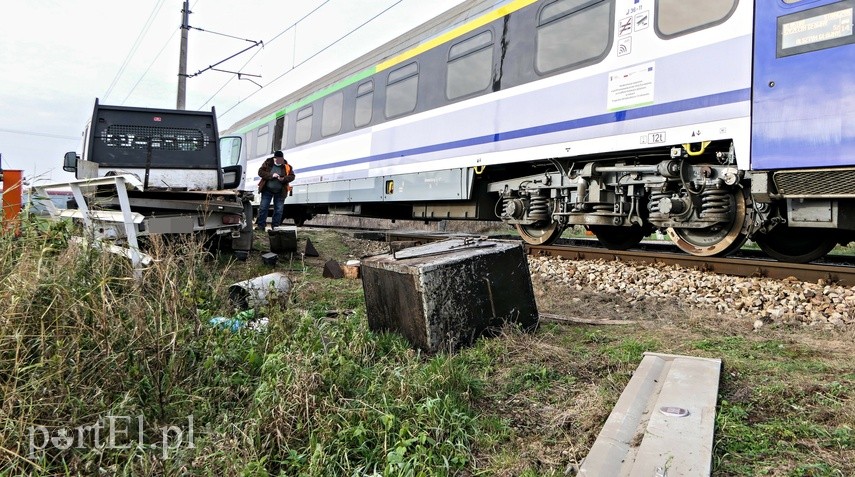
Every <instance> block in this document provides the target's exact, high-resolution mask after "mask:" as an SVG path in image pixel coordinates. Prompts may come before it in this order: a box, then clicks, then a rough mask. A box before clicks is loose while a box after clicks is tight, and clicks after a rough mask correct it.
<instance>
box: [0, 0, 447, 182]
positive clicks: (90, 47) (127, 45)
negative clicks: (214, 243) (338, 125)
mask: <svg viewBox="0 0 855 477" xmlns="http://www.w3.org/2000/svg"><path fill="white" fill-rule="evenodd" d="M461 1H462V0H430V1H425V0H326V1H325V0H299V1H295V0H288V1H286V0H246V1H234V0H190V5H191V11H192V14H191V15H190V25H191V26H192V27H197V28H201V29H204V30H206V32H201V31H198V30H190V32H189V48H188V62H187V65H188V66H187V71H188V73H189V74H193V73H196V72H198V71H200V70H203V69H205V68H207V67H208V66H209V65H213V64H214V63H217V62H219V61H221V60H223V59H225V58H227V57H229V56H231V55H233V54H235V53H237V52H238V51H240V50H242V49H244V48H246V47H248V46H250V45H252V43H249V42H247V41H243V39H248V40H254V41H263V42H264V48H260V47H259V48H254V49H251V50H249V51H248V52H246V53H243V54H241V55H239V56H237V57H235V58H234V59H232V60H230V61H228V62H226V63H223V64H221V65H219V66H218V68H219V69H223V70H231V71H239V70H240V71H242V72H244V73H246V74H249V75H261V78H254V77H252V78H251V79H252V80H253V81H255V82H257V83H259V84H261V85H264V86H265V87H264V88H259V87H258V86H257V85H256V84H253V82H251V81H248V80H238V79H237V78H236V77H235V76H234V75H230V74H227V73H221V72H215V71H207V72H204V73H202V74H200V75H199V76H197V77H194V78H190V79H188V80H187V103H186V104H187V109H205V110H209V109H210V108H211V107H212V106H214V107H216V111H217V116H218V124H219V127H220V129H221V130H222V129H225V128H226V127H228V126H229V125H231V124H232V123H233V122H235V121H237V120H239V119H241V118H243V117H244V116H246V115H248V114H249V113H250V112H252V111H254V110H255V109H258V108H261V107H263V106H265V105H267V104H270V103H271V102H273V101H275V100H276V99H279V98H281V97H282V96H285V95H286V94H288V93H289V92H291V91H293V90H295V89H297V88H299V87H300V86H302V85H304V84H306V83H308V82H310V81H311V80H313V79H317V78H318V77H320V76H322V75H323V74H325V73H327V72H329V71H331V70H333V69H335V68H336V67H337V66H339V65H341V64H344V63H346V62H347V61H349V60H351V59H353V58H355V57H357V56H359V55H361V54H363V53H366V52H367V51H369V50H371V49H372V48H374V47H376V46H379V45H380V44H382V43H384V42H386V41H389V40H392V39H393V38H395V37H396V36H398V35H399V34H401V33H404V32H406V31H407V30H409V29H411V28H413V27H415V26H417V25H419V24H421V23H423V22H425V21H427V20H428V19H430V18H432V17H434V16H436V15H438V14H439V13H441V12H443V11H445V10H447V9H449V8H451V7H453V6H454V5H457V4H458V3H461ZM182 4H183V0H37V1H26V2H12V3H9V4H7V5H4V8H3V14H2V15H0V154H2V167H3V168H5V169H23V170H24V171H25V172H24V174H25V177H26V178H27V179H28V180H29V181H31V182H32V181H39V182H48V181H64V180H69V179H72V178H73V177H71V176H70V175H69V174H66V173H64V172H62V167H61V166H62V156H63V154H65V152H68V151H77V152H80V144H81V140H80V138H81V133H82V131H83V128H84V126H85V124H86V122H87V121H88V120H89V119H90V118H91V115H92V107H93V105H94V102H95V98H99V100H100V102H101V103H102V104H115V105H125V106H142V107H155V108H175V107H176V90H177V82H178V81H177V73H178V54H179V41H180V36H181V34H180V29H179V26H180V24H181V8H182ZM316 9H317V10H316ZM387 9H388V10H387ZM313 10H316V11H314V13H311V14H310V12H312V11H313ZM384 10H387V11H386V12H385V13H382V14H381V12H383V11H384ZM308 14H310V15H309V16H308V17H306V18H305V19H304V20H302V21H301V22H300V23H299V24H298V25H297V27H296V29H294V28H292V29H290V30H287V29H288V27H289V26H291V25H292V24H294V23H295V22H297V21H298V20H300V19H301V18H303V17H304V16H306V15H308ZM378 14H380V16H378V17H377V18H376V19H374V20H371V21H370V22H369V23H367V24H366V25H365V26H363V27H362V28H360V29H359V30H358V31H356V32H355V33H352V34H351V35H350V36H348V37H347V38H345V39H344V40H342V41H340V42H339V43H337V44H336V45H335V46H333V47H331V48H329V49H328V50H326V51H324V52H323V53H321V54H320V55H318V56H316V57H314V58H312V59H309V58H310V57H312V56H313V55H315V54H316V53H317V52H318V51H319V50H322V49H324V48H325V47H327V45H329V44H330V43H333V42H334V41H335V40H337V39H338V38H339V37H341V36H344V35H345V34H347V33H348V32H350V31H351V30H353V29H355V28H357V27H359V26H360V25H362V24H363V23H365V22H368V21H369V19H371V18H372V17H374V16H376V15H378ZM220 34H225V35H230V36H233V37H238V39H234V38H229V37H226V36H222V35H220ZM307 59H308V61H307ZM301 63H302V64H301ZM295 65H299V66H298V67H297V68H294V66H295ZM292 68H293V70H292ZM289 70H291V71H290V72H288V73H287V74H285V75H284V76H282V75H283V73H286V72H287V71H289ZM280 76H282V77H281V78H279V79H277V80H275V81H274V79H276V78H277V77H280Z"/></svg>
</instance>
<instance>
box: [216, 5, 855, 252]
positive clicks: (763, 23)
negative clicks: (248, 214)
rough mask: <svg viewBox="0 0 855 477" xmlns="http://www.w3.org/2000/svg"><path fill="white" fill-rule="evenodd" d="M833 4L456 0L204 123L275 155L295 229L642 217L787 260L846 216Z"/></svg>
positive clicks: (616, 241) (841, 27)
mask: <svg viewBox="0 0 855 477" xmlns="http://www.w3.org/2000/svg"><path fill="white" fill-rule="evenodd" d="M853 11H855V0H762V1H749V0H540V1H537V0H506V1H495V0H469V1H466V2H464V3H462V4H460V5H459V6H458V7H456V8H453V9H451V10H449V11H447V12H446V13H444V14H442V15H440V16H439V17H437V18H435V19H434V20H432V21H430V22H429V23H427V24H425V25H423V26H421V27H419V28H417V29H415V30H414V31H411V32H410V33H408V34H406V35H404V36H402V37H400V38H397V39H395V40H393V41H391V42H389V43H388V44H386V45H384V46H383V47H380V48H378V49H376V50H375V51H373V52H371V53H369V54H367V55H365V56H363V57H361V58H359V59H357V60H355V61H353V62H351V63H349V64H347V65H345V66H343V67H341V68H340V69H338V70H336V71H334V72H333V73H331V74H329V75H328V76H326V77H324V78H322V79H320V80H318V81H317V82H314V83H312V84H310V85H308V86H306V87H305V88H303V89H301V90H299V91H296V92H294V93H293V94H290V95H288V96H286V97H285V98H282V99H281V100H280V101H277V102H276V103H274V104H272V105H270V106H268V107H266V108H264V109H262V110H261V111H258V112H257V113H256V114H253V115H250V116H249V117H247V118H245V119H243V120H241V121H238V122H237V123H235V124H234V125H232V126H231V128H229V129H228V130H226V131H224V132H223V135H233V136H238V137H239V139H235V140H234V143H233V144H234V149H233V150H234V151H235V152H237V151H238V150H239V151H240V160H241V161H245V163H246V164H247V171H248V172H249V174H248V177H252V175H254V174H255V171H257V169H258V165H259V164H260V161H261V160H263V159H264V158H266V157H269V156H270V155H271V152H272V151H274V150H277V149H282V150H284V151H285V155H286V158H287V159H288V160H289V163H291V164H292V166H293V167H294V169H295V171H296V173H297V179H296V180H295V181H294V182H293V184H292V185H293V187H294V189H293V196H291V197H289V198H288V199H287V201H286V215H289V216H291V217H292V218H294V220H295V221H296V222H297V223H302V222H303V221H304V220H306V219H309V218H311V217H312V216H314V215H315V214H319V213H330V214H352V215H362V216H374V217H386V218H390V219H404V218H408V219H424V220H439V219H479V220H488V219H500V220H502V221H504V222H506V223H508V224H510V225H512V226H514V227H516V228H517V230H518V231H519V234H520V235H521V236H522V237H523V239H524V240H526V241H527V242H529V243H532V244H541V243H549V242H551V241H553V240H555V239H556V238H557V237H558V236H559V235H560V234H561V232H562V230H563V229H565V228H566V227H568V226H573V225H582V226H585V227H586V228H587V229H589V230H590V231H592V232H593V233H594V234H595V235H596V237H597V239H598V240H599V241H600V242H601V243H602V244H604V245H606V246H608V247H611V248H616V249H622V248H628V247H632V246H633V245H636V244H637V243H638V242H639V241H640V240H641V239H642V237H644V236H646V235H647V234H649V233H651V232H652V231H654V230H661V231H663V232H667V234H668V235H669V236H670V237H671V239H672V240H673V241H674V243H675V244H677V246H679V247H680V248H681V249H682V250H684V251H686V252H688V253H690V254H694V255H701V256H711V255H724V254H727V253H730V252H732V251H733V250H735V249H737V248H739V247H740V246H741V245H742V244H743V242H744V241H745V240H746V239H748V238H751V239H752V240H754V241H756V242H757V243H758V244H759V245H760V247H761V248H762V249H763V250H764V251H765V252H767V253H768V254H769V255H770V256H772V257H775V258H777V259H780V260H786V261H796V262H806V261H811V260H814V259H817V258H819V257H822V256H823V255H825V254H826V253H827V252H828V251H829V250H830V249H831V248H832V247H833V246H834V245H835V244H837V243H847V242H850V241H851V240H853V232H855V202H853V199H854V198H855V44H853V42H855V35H853V17H855V14H853ZM257 180H258V178H256V179H255V182H257ZM253 186H254V184H253V181H252V180H249V179H248V180H247V181H246V184H245V187H246V188H247V189H252V188H253Z"/></svg>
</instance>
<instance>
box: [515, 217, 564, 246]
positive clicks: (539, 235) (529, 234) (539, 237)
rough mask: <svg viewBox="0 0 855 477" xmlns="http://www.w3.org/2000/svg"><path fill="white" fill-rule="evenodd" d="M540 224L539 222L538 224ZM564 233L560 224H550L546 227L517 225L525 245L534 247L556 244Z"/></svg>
mask: <svg viewBox="0 0 855 477" xmlns="http://www.w3.org/2000/svg"><path fill="white" fill-rule="evenodd" d="M540 223H541V222H538V224H540ZM563 231H564V227H562V226H560V225H559V224H558V222H550V223H549V224H548V225H546V226H545V227H544V226H537V225H536V224H535V225H522V224H517V232H519V234H520V237H522V239H523V240H524V241H525V243H529V244H532V245H549V244H551V243H552V242H555V241H556V240H557V239H558V237H560V236H561V232H563Z"/></svg>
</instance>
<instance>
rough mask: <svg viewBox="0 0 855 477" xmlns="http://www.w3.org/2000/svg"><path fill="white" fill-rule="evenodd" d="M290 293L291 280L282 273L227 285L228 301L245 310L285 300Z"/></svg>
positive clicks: (269, 274)
mask: <svg viewBox="0 0 855 477" xmlns="http://www.w3.org/2000/svg"><path fill="white" fill-rule="evenodd" d="M290 291H291V280H289V279H288V277H287V276H285V274H284V273H282V272H273V273H268V274H267V275H262V276H260V277H255V278H251V279H249V280H244V281H242V282H237V283H235V284H233V285H229V299H230V300H231V301H232V303H234V304H235V306H237V307H238V308H240V309H242V310H245V309H247V308H255V307H258V306H263V305H267V304H269V303H270V302H273V301H276V300H279V299H282V298H285V297H286V296H287V295H288V292H290Z"/></svg>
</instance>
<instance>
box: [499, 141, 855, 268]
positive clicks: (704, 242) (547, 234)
mask: <svg viewBox="0 0 855 477" xmlns="http://www.w3.org/2000/svg"><path fill="white" fill-rule="evenodd" d="M750 181H751V177H750V176H747V174H746V173H745V171H742V170H739V169H738V168H737V166H736V158H735V154H734V152H733V148H732V145H731V143H730V142H729V141H719V142H713V143H696V144H683V145H679V146H673V147H670V148H668V149H661V150H658V151H643V152H642V151H639V152H638V153H637V154H629V155H627V154H623V155H621V156H617V155H616V156H614V157H608V158H596V159H590V160H579V158H577V160H576V162H573V161H569V160H550V161H548V167H547V168H546V170H545V171H544V172H543V173H539V174H535V175H530V176H525V177H517V178H514V179H511V180H504V181H497V182H493V183H491V184H490V185H489V187H488V190H489V191H490V192H496V193H498V194H499V197H500V199H499V200H500V203H499V204H497V214H498V215H499V218H500V219H501V220H502V221H504V222H505V223H507V224H510V225H513V226H515V227H516V229H517V231H518V232H519V234H520V236H521V237H522V238H523V240H525V241H526V242H528V243H530V244H548V243H551V242H554V241H555V240H556V239H558V237H559V236H560V235H561V233H562V232H563V230H564V229H565V228H567V227H570V226H574V225H581V226H584V227H585V228H586V229H588V230H590V231H591V232H592V233H593V234H594V235H595V236H596V238H597V240H598V241H599V242H600V243H601V244H602V245H603V246H605V247H607V248H610V249H627V248H631V247H634V246H636V245H638V244H639V243H640V242H641V240H642V239H643V238H645V237H647V236H648V235H649V234H651V233H653V232H654V231H656V230H658V231H661V232H663V233H667V235H668V236H669V237H670V239H671V241H672V242H674V244H675V245H677V247H679V248H680V249H681V250H683V251H684V252H686V253H689V254H692V255H697V256H724V255H728V254H731V253H733V252H735V251H736V250H738V249H739V248H741V247H742V245H743V244H744V243H745V241H746V240H748V239H749V238H750V239H752V240H754V241H755V242H757V244H758V245H759V246H760V248H761V249H762V250H763V251H765V252H766V253H767V254H768V255H770V256H771V257H773V258H775V259H778V260H782V261H790V262H808V261H812V260H815V259H817V258H820V257H822V256H824V255H825V254H827V253H828V252H829V251H830V250H831V249H832V248H833V247H834V246H835V245H836V244H837V243H841V242H846V241H848V240H849V238H850V235H851V232H842V231H841V230H839V229H830V230H828V229H816V228H811V227H804V226H803V225H802V226H801V227H789V226H788V219H787V212H788V210H789V209H788V207H787V205H786V204H787V201H785V200H771V199H769V201H768V202H761V201H758V200H756V198H755V196H754V195H753V194H752V190H751V183H750Z"/></svg>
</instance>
